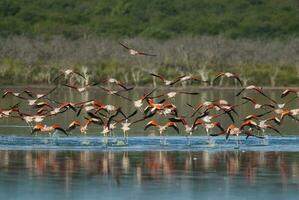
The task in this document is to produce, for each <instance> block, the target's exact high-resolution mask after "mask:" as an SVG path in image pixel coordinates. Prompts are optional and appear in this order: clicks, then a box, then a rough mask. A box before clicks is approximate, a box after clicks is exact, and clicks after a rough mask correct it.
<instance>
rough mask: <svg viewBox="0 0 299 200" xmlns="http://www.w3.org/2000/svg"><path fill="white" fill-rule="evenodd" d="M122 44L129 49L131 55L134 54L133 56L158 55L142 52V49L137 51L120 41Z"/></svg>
mask: <svg viewBox="0 0 299 200" xmlns="http://www.w3.org/2000/svg"><path fill="white" fill-rule="evenodd" d="M118 43H119V44H120V45H121V46H123V47H124V48H125V49H127V50H128V51H129V54H130V55H133V56H157V55H155V54H150V53H145V52H142V51H137V50H135V49H132V48H130V47H128V46H126V45H124V44H123V43H121V42H118Z"/></svg>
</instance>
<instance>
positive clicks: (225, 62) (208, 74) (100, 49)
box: [0, 36, 299, 86]
mask: <svg viewBox="0 0 299 200" xmlns="http://www.w3.org/2000/svg"><path fill="white" fill-rule="evenodd" d="M121 41H122V42H123V43H125V44H126V45H128V46H130V47H133V48H136V49H138V50H142V51H146V52H148V53H154V54H157V56H156V57H146V56H131V55H129V54H128V52H127V51H126V49H124V48H123V47H122V46H120V45H119V44H118V40H116V39H101V38H98V37H94V38H85V39H84V38H81V39H77V40H72V39H66V38H65V37H52V38H35V39H32V38H28V37H23V36H15V37H10V38H0V78H1V79H0V83H1V84H23V83H26V84H28V83H29V84H30V83H31V84H32V83H44V84H49V83H52V82H51V80H53V78H55V77H56V76H57V74H58V72H59V70H60V69H67V68H73V69H76V70H78V71H80V72H81V73H83V74H84V75H85V76H86V77H88V79H89V81H100V80H103V79H105V78H107V77H114V78H118V79H120V80H123V81H126V82H128V83H130V84H132V85H139V86H144V85H151V84H159V82H158V80H156V79H153V78H152V77H151V76H150V75H149V73H158V74H163V75H164V76H166V77H167V78H169V79H171V78H174V77H177V76H181V75H185V74H192V75H194V76H196V77H199V78H201V79H205V80H212V79H213V77H215V76H216V75H217V74H218V73H219V72H227V71H229V72H235V73H238V74H239V75H240V77H241V78H242V80H244V82H245V84H259V85H268V86H298V85H299V38H292V39H287V40H273V39H272V40H256V39H255V40H252V39H234V40H233V39H227V38H224V37H219V36H208V37H207V36H202V37H194V38H191V37H182V38H176V39H170V40H165V41H160V40H153V39H142V38H135V39H123V40H121ZM73 81H76V80H73ZM220 82H221V83H220ZM220 82H218V83H216V85H218V84H222V85H224V86H225V85H226V86H233V85H234V84H235V83H234V82H232V81H231V80H227V79H223V80H220ZM186 84H192V83H191V82H187V83H186ZM196 84H197V83H196ZM207 84H209V83H207ZM197 85H198V84H197Z"/></svg>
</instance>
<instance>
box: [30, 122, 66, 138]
mask: <svg viewBox="0 0 299 200" xmlns="http://www.w3.org/2000/svg"><path fill="white" fill-rule="evenodd" d="M52 131H61V132H62V133H64V134H65V135H67V136H68V133H67V132H66V131H65V130H64V129H63V128H61V126H60V125H59V124H53V125H51V126H47V125H45V124H36V125H35V126H34V127H33V129H32V132H31V134H34V133H36V132H44V133H49V135H51V132H52Z"/></svg>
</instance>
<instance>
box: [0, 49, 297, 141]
mask: <svg viewBox="0 0 299 200" xmlns="http://www.w3.org/2000/svg"><path fill="white" fill-rule="evenodd" d="M119 44H120V45H121V46H123V47H124V48H125V49H126V50H128V52H129V54H130V55H133V56H156V55H155V54H150V53H145V52H141V51H137V50H134V49H132V48H129V47H127V46H126V45H124V44H123V43H119ZM73 76H77V78H79V79H82V81H83V82H85V83H86V84H85V85H83V86H82V85H79V84H77V85H76V84H74V85H73V84H68V80H69V79H70V78H71V77H73ZM148 76H152V77H153V78H156V79H158V80H160V81H161V84H162V86H163V87H167V88H168V89H169V90H170V92H163V91H161V90H160V87H159V86H157V87H156V88H151V89H150V90H149V91H146V92H145V93H144V94H143V95H142V96H140V97H139V98H138V99H133V98H131V97H130V96H129V95H128V94H129V93H128V92H129V91H132V90H134V87H131V86H129V85H127V84H126V83H125V82H123V81H120V80H117V79H115V78H112V77H109V78H107V79H105V80H103V81H100V82H88V81H87V79H86V77H85V76H84V75H83V74H82V73H80V72H79V71H75V70H73V69H65V70H61V71H60V72H59V73H58V75H57V77H55V78H54V79H53V80H52V82H53V85H55V86H53V87H52V88H51V89H50V90H49V91H45V92H44V93H43V94H37V93H34V92H33V91H31V90H28V89H27V90H23V91H16V90H11V89H5V90H4V91H3V95H2V98H3V99H5V98H7V97H8V96H12V98H16V99H18V101H19V103H17V104H15V105H12V106H11V107H9V108H4V109H0V118H14V119H19V120H22V121H24V123H26V124H28V126H29V127H30V128H31V134H32V135H35V134H39V133H47V134H50V135H51V134H53V133H57V132H60V133H62V134H64V135H66V136H68V135H70V134H72V133H74V132H76V131H77V132H80V133H81V134H83V135H86V134H88V132H89V127H90V126H96V127H98V128H99V133H100V134H102V136H103V138H105V139H106V140H105V141H107V138H108V137H113V136H114V130H116V129H119V130H121V131H122V132H123V138H124V139H123V141H124V143H125V144H126V145H128V137H129V132H130V130H131V128H132V126H134V125H136V124H140V123H143V124H144V131H148V130H149V129H152V130H156V131H157V132H158V133H159V135H160V136H161V145H167V141H166V137H165V136H166V132H167V131H166V130H168V129H171V130H173V131H175V132H176V133H177V134H179V135H182V136H185V137H186V144H187V145H191V143H190V137H192V135H194V134H195V133H196V132H202V131H201V130H203V131H205V132H206V135H207V136H208V138H209V140H210V139H211V138H213V137H217V136H224V138H225V139H226V140H228V139H229V138H230V137H232V136H236V137H237V140H236V141H237V145H239V144H240V139H239V136H240V135H244V136H246V139H247V138H249V137H256V138H259V139H264V138H265V136H266V130H271V131H272V132H273V133H276V134H279V135H281V132H280V131H279V129H280V127H281V126H282V125H283V124H284V123H283V122H284V120H285V119H286V118H289V119H291V120H295V121H298V120H299V119H298V118H297V116H298V115H299V109H298V108H290V107H289V104H290V103H291V102H293V101H295V100H296V99H298V97H299V92H298V91H297V90H295V89H286V90H284V91H283V92H282V94H281V97H280V99H279V100H275V99H272V98H271V97H270V96H269V95H268V94H267V93H266V92H265V91H264V90H263V88H262V87H258V86H255V85H249V86H243V83H242V79H241V78H240V77H239V75H238V74H235V73H231V72H221V73H219V74H218V75H216V76H215V78H214V79H213V80H212V81H211V82H212V83H213V84H212V86H213V85H214V84H215V82H218V81H219V79H220V78H225V79H233V80H235V81H236V82H237V83H238V84H239V85H240V87H241V89H240V91H238V92H237V93H236V96H235V98H238V100H240V101H241V103H240V104H232V103H230V102H228V101H227V100H225V99H213V100H207V101H200V102H198V103H196V104H194V105H192V104H190V102H185V105H186V109H185V110H184V111H182V110H179V109H177V106H176V105H175V104H174V103H173V101H172V99H174V98H176V97H177V96H179V95H192V96H193V97H194V98H196V96H198V95H200V93H199V92H190V91H178V90H177V89H176V86H177V85H179V84H180V83H182V82H185V81H194V82H196V83H198V84H200V83H202V82H207V80H201V79H199V78H197V77H196V76H193V75H182V76H179V77H177V78H175V79H173V80H169V79H167V78H166V77H164V76H163V75H161V74H155V73H150V74H148ZM209 82H210V81H209ZM108 86H109V88H108ZM57 88H65V89H67V88H68V89H69V90H70V91H72V92H74V93H85V92H88V91H89V90H94V89H96V88H98V89H99V90H97V91H98V92H99V93H102V94H105V95H110V96H112V97H114V98H120V99H122V101H125V102H126V103H127V104H126V106H130V107H133V108H134V109H135V110H134V111H133V112H132V113H125V112H124V108H122V107H121V106H118V105H112V104H105V103H103V102H102V101H101V100H100V99H90V100H87V101H84V102H60V101H59V100H56V99H52V98H50V94H52V93H54V92H55V91H56V90H57ZM251 91H252V92H251ZM253 92H255V93H256V94H255V95H260V96H261V99H262V100H259V101H258V100H257V99H256V98H254V97H253V95H252V94H253ZM250 94H251V95H250ZM278 101H279V102H278ZM24 104H25V105H27V106H29V107H30V108H31V112H29V113H27V112H28V111H27V112H25V111H23V110H22V107H21V105H24ZM244 106H249V107H252V113H247V116H246V117H244V118H241V117H240V115H239V114H238V109H240V108H242V107H244ZM66 112H74V113H75V116H76V119H73V121H71V123H70V124H69V125H68V126H67V127H62V126H61V125H60V124H59V123H54V124H45V123H44V120H45V119H47V118H49V117H55V116H57V115H63V113H66ZM186 113H187V114H186ZM188 113H191V114H190V115H188ZM80 116H81V118H79V117H80ZM82 116H84V117H83V119H84V120H80V119H82ZM220 117H227V119H228V120H229V121H230V123H229V124H226V125H225V124H222V123H221V121H220V120H219V118H220ZM236 119H238V122H237V121H236Z"/></svg>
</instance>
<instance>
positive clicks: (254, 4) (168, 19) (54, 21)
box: [0, 0, 299, 39]
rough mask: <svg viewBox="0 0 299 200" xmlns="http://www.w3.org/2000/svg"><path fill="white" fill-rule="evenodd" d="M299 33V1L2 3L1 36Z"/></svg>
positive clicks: (164, 36) (283, 35)
mask: <svg viewBox="0 0 299 200" xmlns="http://www.w3.org/2000/svg"><path fill="white" fill-rule="evenodd" d="M298 34H299V1H298V0H150V1H148V0H33V1H29V0H1V1H0V36H1V37H10V36H12V35H21V36H26V37H39V36H43V37H49V36H57V35H60V36H64V37H66V38H70V39H79V38H88V37H95V36H97V37H105V38H107V37H109V38H125V37H127V38H135V37H142V38H154V39H170V38H175V37H186V36H188V37H198V36H207V35H209V36H215V35H221V36H222V37H226V38H234V39H235V38H251V39H252V38H259V39H260V38H279V39H285V38H289V37H297V36H298Z"/></svg>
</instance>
